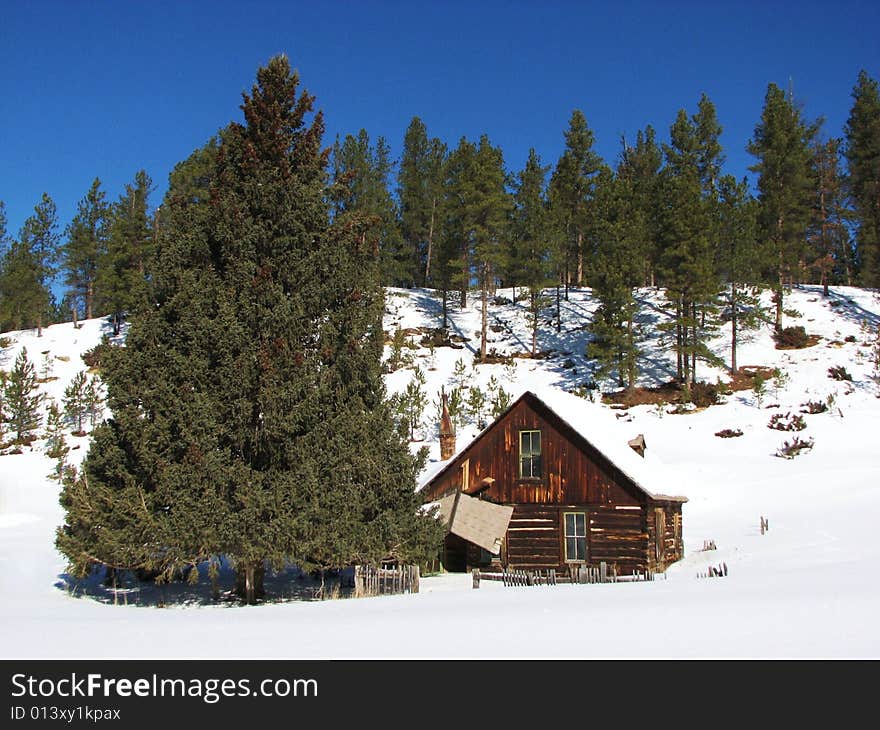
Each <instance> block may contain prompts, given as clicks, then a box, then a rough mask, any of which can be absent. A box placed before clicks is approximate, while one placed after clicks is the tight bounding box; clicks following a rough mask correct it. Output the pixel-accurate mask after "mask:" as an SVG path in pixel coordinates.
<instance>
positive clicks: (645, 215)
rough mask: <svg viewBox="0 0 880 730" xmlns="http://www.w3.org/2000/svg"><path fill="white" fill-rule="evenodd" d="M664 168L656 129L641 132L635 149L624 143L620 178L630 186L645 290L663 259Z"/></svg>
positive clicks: (647, 128)
mask: <svg viewBox="0 0 880 730" xmlns="http://www.w3.org/2000/svg"><path fill="white" fill-rule="evenodd" d="M662 165H663V152H662V151H661V149H660V147H659V146H658V145H657V142H656V134H655V132H654V128H653V127H651V126H650V125H649V126H648V127H646V128H645V130H644V131H642V130H639V131H638V133H637V134H636V143H635V145H634V146H629V145H627V144H626V141H625V140H624V144H623V153H622V155H621V160H620V163H619V164H618V167H617V175H618V177H619V178H621V179H622V180H625V181H626V183H627V186H628V189H629V196H630V200H631V203H632V206H633V212H634V215H635V221H636V223H637V224H638V229H637V230H635V231H634V234H635V235H636V236H637V237H638V239H639V245H638V248H639V250H640V251H641V252H642V261H643V269H644V277H643V283H644V285H645V286H654V284H655V276H656V271H657V266H658V262H659V256H660V244H659V238H660V232H659V225H658V215H659V209H660V200H659V191H660V168H661V167H662Z"/></svg>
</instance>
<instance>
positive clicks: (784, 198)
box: [746, 83, 821, 331]
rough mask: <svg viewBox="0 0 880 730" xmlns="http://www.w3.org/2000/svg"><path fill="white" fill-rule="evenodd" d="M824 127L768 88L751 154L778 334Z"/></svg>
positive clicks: (801, 250)
mask: <svg viewBox="0 0 880 730" xmlns="http://www.w3.org/2000/svg"><path fill="white" fill-rule="evenodd" d="M820 123H821V122H816V123H812V124H810V123H807V122H806V121H805V120H804V119H803V118H802V114H801V111H800V110H799V109H798V108H797V107H796V106H795V104H794V102H793V101H792V100H791V99H790V98H787V97H786V95H785V92H783V91H782V89H780V88H779V87H778V86H776V85H775V84H772V83H771V84H770V85H769V86H768V87H767V94H766V96H765V98H764V108H763V110H762V112H761V121H760V122H758V124H757V125H756V126H755V133H754V137H753V138H752V139H751V140H750V141H749V144H748V146H747V148H746V149H747V150H748V152H749V153H750V154H752V155H754V156H755V157H756V158H758V161H757V163H755V165H753V166H752V167H750V168H749V169H750V170H751V171H752V172H757V173H758V192H759V194H758V200H759V201H760V204H761V209H760V214H759V219H758V226H759V232H760V235H761V236H762V237H763V239H764V240H765V241H767V242H768V244H769V246H768V251H769V252H770V254H771V256H772V262H773V263H772V264H771V265H770V268H772V269H773V270H775V277H774V304H775V305H776V322H775V327H776V330H777V331H780V330H781V329H782V312H783V297H784V294H785V288H786V286H787V285H788V286H790V284H791V282H792V280H793V278H794V272H795V270H796V269H797V268H798V266H799V265H800V264H801V262H802V260H803V255H804V245H805V240H806V228H807V224H808V222H809V214H810V203H811V198H812V189H813V185H812V175H811V172H810V160H811V159H812V154H811V152H810V145H811V143H812V141H813V139H814V138H815V136H816V134H817V132H818V130H819V126H820Z"/></svg>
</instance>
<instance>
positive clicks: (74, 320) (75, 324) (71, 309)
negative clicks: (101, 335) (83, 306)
mask: <svg viewBox="0 0 880 730" xmlns="http://www.w3.org/2000/svg"><path fill="white" fill-rule="evenodd" d="M70 313H71V314H72V315H73V328H74V329H79V327H78V326H77V323H76V302H74V303H73V306H72V307H71V308H70Z"/></svg>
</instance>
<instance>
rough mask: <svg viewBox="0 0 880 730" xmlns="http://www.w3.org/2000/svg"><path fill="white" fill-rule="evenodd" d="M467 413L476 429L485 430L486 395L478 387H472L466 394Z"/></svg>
mask: <svg viewBox="0 0 880 730" xmlns="http://www.w3.org/2000/svg"><path fill="white" fill-rule="evenodd" d="M467 411H468V415H469V416H470V417H471V418H472V419H473V421H474V422H475V423H476V424H477V428H479V429H480V430H482V429H484V428H486V416H485V412H486V394H485V393H484V392H483V390H482V388H480V387H479V386H478V385H475V386H473V387H472V388H471V389H470V391H469V393H468V399H467Z"/></svg>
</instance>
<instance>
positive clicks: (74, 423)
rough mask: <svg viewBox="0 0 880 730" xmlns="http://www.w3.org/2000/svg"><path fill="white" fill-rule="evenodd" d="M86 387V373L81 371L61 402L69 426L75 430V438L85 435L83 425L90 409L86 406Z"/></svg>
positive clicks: (65, 391)
mask: <svg viewBox="0 0 880 730" xmlns="http://www.w3.org/2000/svg"><path fill="white" fill-rule="evenodd" d="M86 387H87V381H86V373H85V371H84V370H80V371H79V372H78V373H77V374H76V375H74V376H73V379H72V380H71V381H70V385H68V386H67V388H65V389H64V398H63V399H62V401H61V402H62V405H63V407H64V416H65V418H67V422H68V424H69V425H70V427H71V428H72V429H73V435H74V436H84V435H85V430H84V429H83V424H84V422H85V419H86V414H87V413H88V408H87V406H86Z"/></svg>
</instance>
